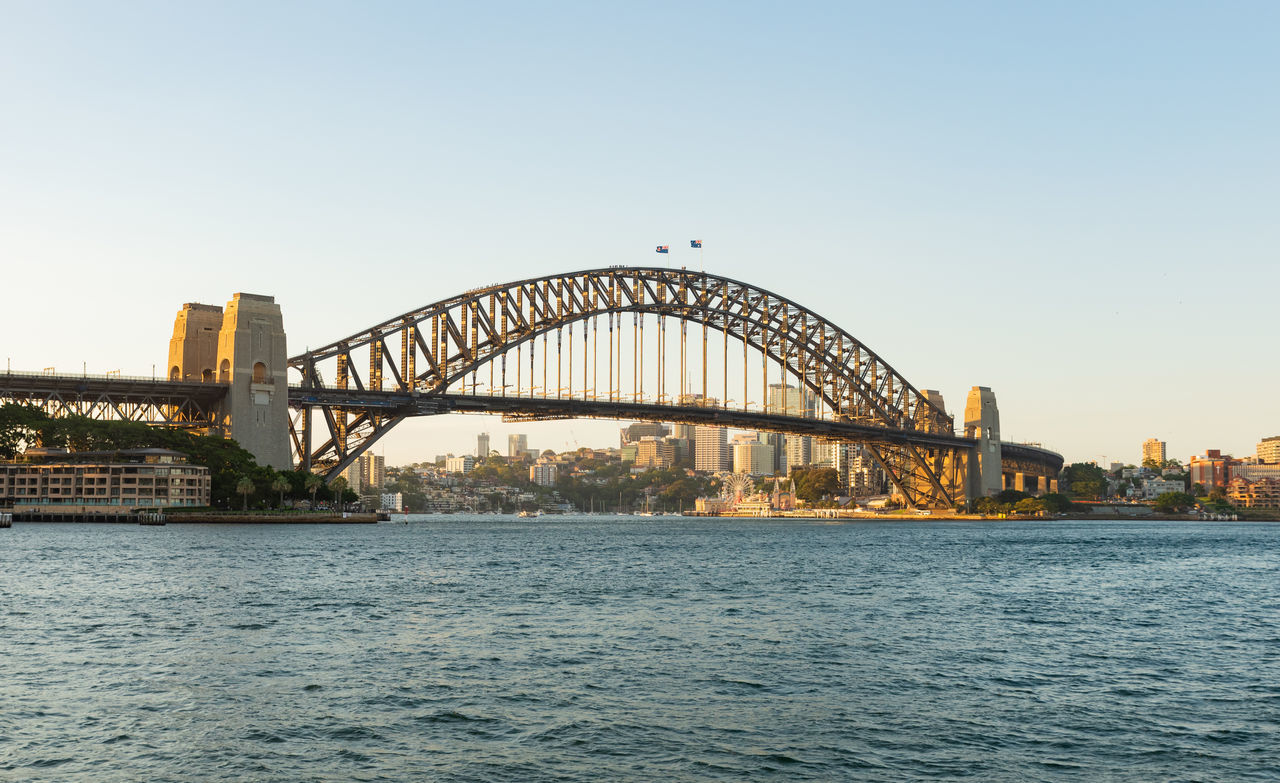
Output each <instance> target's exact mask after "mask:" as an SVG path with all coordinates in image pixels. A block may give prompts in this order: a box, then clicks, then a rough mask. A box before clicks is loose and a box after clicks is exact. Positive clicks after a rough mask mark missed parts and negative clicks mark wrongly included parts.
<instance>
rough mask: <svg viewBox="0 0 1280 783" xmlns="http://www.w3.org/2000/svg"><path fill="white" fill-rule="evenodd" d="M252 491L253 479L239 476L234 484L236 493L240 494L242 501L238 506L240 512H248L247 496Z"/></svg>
mask: <svg viewBox="0 0 1280 783" xmlns="http://www.w3.org/2000/svg"><path fill="white" fill-rule="evenodd" d="M254 489H255V487H254V485H253V479H251V478H249V477H248V476H241V477H240V480H239V481H237V482H236V492H238V493H239V494H240V498H241V500H242V502H241V504H240V510H241V511H248V510H249V496H250V495H252V494H253V492H254Z"/></svg>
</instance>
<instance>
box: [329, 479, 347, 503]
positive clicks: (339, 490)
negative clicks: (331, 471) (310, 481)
mask: <svg viewBox="0 0 1280 783" xmlns="http://www.w3.org/2000/svg"><path fill="white" fill-rule="evenodd" d="M329 489H331V490H333V507H334V508H335V509H338V510H339V511H341V510H342V494H343V493H344V492H346V491H347V480H346V479H344V478H343V477H342V476H338V477H337V478H336V479H334V480H333V481H330V482H329Z"/></svg>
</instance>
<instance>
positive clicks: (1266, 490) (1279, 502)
mask: <svg viewBox="0 0 1280 783" xmlns="http://www.w3.org/2000/svg"><path fill="white" fill-rule="evenodd" d="M1227 498H1228V499H1229V500H1230V501H1231V503H1232V504H1233V505H1237V506H1244V507H1245V508H1280V479H1274V478H1260V479H1255V480H1250V479H1247V478H1233V479H1231V481H1230V482H1229V483H1228V484H1227Z"/></svg>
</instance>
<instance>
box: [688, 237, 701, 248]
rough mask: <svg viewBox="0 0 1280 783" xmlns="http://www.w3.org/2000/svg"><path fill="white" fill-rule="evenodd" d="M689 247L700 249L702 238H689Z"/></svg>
mask: <svg viewBox="0 0 1280 783" xmlns="http://www.w3.org/2000/svg"><path fill="white" fill-rule="evenodd" d="M689 247H692V248H697V249H698V250H701V249H702V240H701V239H690V240H689Z"/></svg>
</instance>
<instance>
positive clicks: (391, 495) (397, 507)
mask: <svg viewBox="0 0 1280 783" xmlns="http://www.w3.org/2000/svg"><path fill="white" fill-rule="evenodd" d="M378 501H379V503H378V509H379V510H380V511H395V512H400V511H404V493H403V492H384V493H382V494H381V495H379V496H378Z"/></svg>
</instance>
